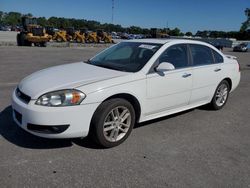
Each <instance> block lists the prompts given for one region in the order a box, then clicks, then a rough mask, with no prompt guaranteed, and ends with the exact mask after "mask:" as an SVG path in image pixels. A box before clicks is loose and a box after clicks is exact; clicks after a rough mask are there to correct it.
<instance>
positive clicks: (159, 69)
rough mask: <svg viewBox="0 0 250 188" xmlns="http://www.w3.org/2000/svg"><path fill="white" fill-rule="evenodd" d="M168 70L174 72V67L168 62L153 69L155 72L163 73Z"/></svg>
mask: <svg viewBox="0 0 250 188" xmlns="http://www.w3.org/2000/svg"><path fill="white" fill-rule="evenodd" d="M170 70H175V67H174V65H173V64H172V63H168V62H162V63H160V64H159V65H158V66H157V67H155V71H156V72H165V71H170Z"/></svg>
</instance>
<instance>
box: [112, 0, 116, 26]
mask: <svg viewBox="0 0 250 188" xmlns="http://www.w3.org/2000/svg"><path fill="white" fill-rule="evenodd" d="M114 5H115V0H112V24H114V8H115V6H114Z"/></svg>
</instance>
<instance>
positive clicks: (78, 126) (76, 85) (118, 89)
mask: <svg viewBox="0 0 250 188" xmlns="http://www.w3.org/2000/svg"><path fill="white" fill-rule="evenodd" d="M239 81H240V69H239V64H238V62H237V60H236V59H235V57H233V56H228V55H224V54H223V53H221V52H220V51H219V50H218V49H216V48H215V47H214V46H212V45H210V44H207V43H204V42H199V41H193V40H171V39H169V40H163V39H159V40H158V39H139V40H131V41H125V42H121V43H118V44H116V45H113V46H111V47H110V48H108V49H106V50H104V51H103V52H101V53H99V54H98V55H96V56H95V57H93V58H91V59H90V60H88V61H87V62H85V63H84V62H79V63H73V64H68V65H61V66H56V67H52V68H48V69H45V70H41V71H39V72H36V73H33V74H32V75H30V76H28V77H26V78H24V79H23V80H22V81H21V82H20V83H19V84H18V86H17V87H16V89H15V91H14V92H13V94H12V108H13V117H14V120H15V122H16V123H17V124H18V125H19V126H20V127H22V128H23V129H24V130H26V131H28V132H30V133H32V134H34V135H37V136H41V137H46V138H74V137H86V136H88V135H89V136H91V137H92V138H94V140H95V141H96V142H97V143H98V144H100V145H102V146H104V147H113V146H117V145H119V144H121V143H122V142H123V141H125V140H126V139H127V137H128V136H129V134H130V133H131V131H132V129H133V127H134V124H135V123H139V122H144V121H148V120H152V119H155V118H159V117H163V116H166V115H169V114H173V113H177V112H181V111H184V110H187V109H191V108H195V107H198V106H201V105H205V104H209V106H210V108H211V109H213V110H219V109H221V108H223V106H224V105H225V104H226V102H227V100H228V96H229V93H230V92H232V91H233V90H234V89H235V88H236V87H237V86H238V84H239ZM216 115H217V116H219V114H214V116H216Z"/></svg>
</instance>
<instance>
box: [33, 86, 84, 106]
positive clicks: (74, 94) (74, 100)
mask: <svg viewBox="0 0 250 188" xmlns="http://www.w3.org/2000/svg"><path fill="white" fill-rule="evenodd" d="M85 97H86V95H85V94H84V93H82V92H81V91H78V90H75V89H72V90H71V89H68V90H61V91H55V92H50V93H46V94H44V95H42V96H41V97H39V98H38V99H37V101H36V103H35V104H37V105H42V106H73V105H79V104H80V103H81V102H82V101H83V99H85Z"/></svg>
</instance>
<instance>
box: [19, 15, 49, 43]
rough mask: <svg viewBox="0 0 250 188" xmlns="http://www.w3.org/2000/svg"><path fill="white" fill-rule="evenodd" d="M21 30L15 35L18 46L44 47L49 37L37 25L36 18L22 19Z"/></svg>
mask: <svg viewBox="0 0 250 188" xmlns="http://www.w3.org/2000/svg"><path fill="white" fill-rule="evenodd" d="M22 26H23V29H22V30H21V32H20V33H18V34H17V45H18V46H32V43H33V44H34V45H35V46H41V47H46V43H47V42H48V41H50V39H51V36H50V35H48V34H47V33H46V32H45V29H44V28H43V27H42V26H40V25H38V24H37V19H36V18H31V17H25V16H24V17H22Z"/></svg>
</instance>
